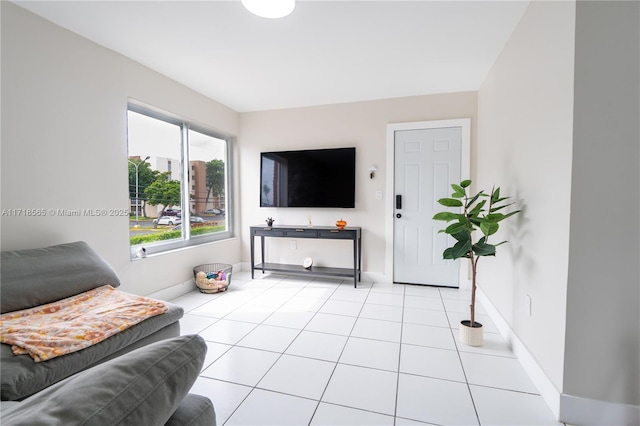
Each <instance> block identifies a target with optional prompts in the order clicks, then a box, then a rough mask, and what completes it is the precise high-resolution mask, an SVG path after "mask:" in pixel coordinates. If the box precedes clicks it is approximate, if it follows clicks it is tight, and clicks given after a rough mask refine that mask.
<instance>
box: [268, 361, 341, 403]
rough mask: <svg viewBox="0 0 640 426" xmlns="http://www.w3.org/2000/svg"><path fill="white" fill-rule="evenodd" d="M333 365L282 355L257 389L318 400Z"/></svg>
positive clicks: (331, 363) (329, 376)
mask: <svg viewBox="0 0 640 426" xmlns="http://www.w3.org/2000/svg"><path fill="white" fill-rule="evenodd" d="M335 365H336V364H335V363H333V362H327V361H319V360H317V359H311V358H302V357H299V356H292V355H283V356H282V357H281V358H280V359H278V361H277V362H276V363H275V364H274V365H273V367H271V369H270V370H269V372H268V373H267V375H266V376H264V378H263V379H262V380H261V381H260V382H259V383H258V386H257V387H259V388H261V389H268V390H272V391H276V392H282V393H286V394H289V395H295V396H301V397H304V398H311V399H315V400H319V399H320V397H321V396H322V393H323V392H324V389H325V388H326V386H327V383H328V382H329V379H330V378H331V374H332V373H333V369H334V367H335Z"/></svg>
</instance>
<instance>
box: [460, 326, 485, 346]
mask: <svg viewBox="0 0 640 426" xmlns="http://www.w3.org/2000/svg"><path fill="white" fill-rule="evenodd" d="M470 325H471V321H469V320H464V321H460V341H461V342H462V343H464V344H465V345H469V346H482V339H483V330H484V329H483V328H482V324H480V323H479V322H478V321H475V323H474V327H470Z"/></svg>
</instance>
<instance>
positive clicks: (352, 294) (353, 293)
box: [329, 287, 369, 303]
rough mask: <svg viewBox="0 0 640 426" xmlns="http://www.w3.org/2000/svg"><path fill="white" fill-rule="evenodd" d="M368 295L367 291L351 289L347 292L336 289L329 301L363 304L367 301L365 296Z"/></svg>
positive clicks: (366, 289)
mask: <svg viewBox="0 0 640 426" xmlns="http://www.w3.org/2000/svg"><path fill="white" fill-rule="evenodd" d="M368 294H369V289H368V288H365V289H354V288H353V287H352V288H350V289H349V290H343V289H338V290H336V291H335V292H334V293H333V294H332V295H331V297H329V300H344V301H346V302H360V303H364V301H365V300H367V295H368Z"/></svg>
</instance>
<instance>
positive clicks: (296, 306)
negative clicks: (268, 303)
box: [279, 294, 327, 312]
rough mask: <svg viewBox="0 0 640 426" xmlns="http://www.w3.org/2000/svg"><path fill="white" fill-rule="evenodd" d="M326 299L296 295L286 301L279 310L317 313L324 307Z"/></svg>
mask: <svg viewBox="0 0 640 426" xmlns="http://www.w3.org/2000/svg"><path fill="white" fill-rule="evenodd" d="M326 300H327V299H322V298H317V297H309V296H302V295H300V294H296V295H295V296H293V297H292V298H291V299H289V300H288V301H287V303H285V304H284V305H282V307H281V308H280V309H279V310H286V311H291V312H295V311H297V312H318V310H319V309H320V308H321V307H322V305H324V302H326Z"/></svg>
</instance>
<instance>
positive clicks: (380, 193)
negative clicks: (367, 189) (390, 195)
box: [376, 190, 382, 200]
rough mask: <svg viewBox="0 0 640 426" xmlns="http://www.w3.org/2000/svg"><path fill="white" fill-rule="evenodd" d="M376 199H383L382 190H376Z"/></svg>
mask: <svg viewBox="0 0 640 426" xmlns="http://www.w3.org/2000/svg"><path fill="white" fill-rule="evenodd" d="M376 200H382V191H380V190H377V191H376Z"/></svg>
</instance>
